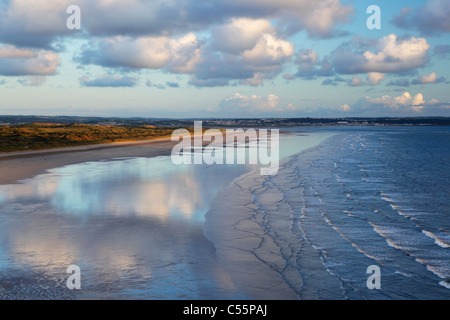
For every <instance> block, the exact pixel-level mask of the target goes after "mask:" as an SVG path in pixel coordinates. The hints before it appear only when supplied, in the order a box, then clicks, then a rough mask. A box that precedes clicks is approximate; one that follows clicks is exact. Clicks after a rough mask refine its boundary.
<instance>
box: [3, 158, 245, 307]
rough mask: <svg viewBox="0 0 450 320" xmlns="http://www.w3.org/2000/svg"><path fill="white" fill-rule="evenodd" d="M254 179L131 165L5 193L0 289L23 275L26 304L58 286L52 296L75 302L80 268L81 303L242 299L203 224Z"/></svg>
mask: <svg viewBox="0 0 450 320" xmlns="http://www.w3.org/2000/svg"><path fill="white" fill-rule="evenodd" d="M245 170H246V168H245V167H243V166H240V167H232V166H218V167H205V166H174V165H172V163H171V162H170V158H168V157H159V158H149V159H146V158H129V159H116V160H113V161H99V162H89V163H82V164H78V165H72V166H67V167H63V168H58V169H53V170H51V171H50V172H49V173H47V174H43V175H40V176H37V177H35V178H32V179H29V180H24V181H22V183H20V184H15V185H7V186H0V194H1V195H2V197H3V199H4V201H3V203H0V212H1V213H2V215H1V216H0V234H1V235H2V236H1V237H0V252H3V253H2V254H1V255H0V260H1V261H0V269H1V270H2V272H1V275H0V281H2V282H3V283H5V281H6V282H8V281H10V280H8V279H13V278H14V277H15V275H17V274H18V270H19V269H20V270H22V271H23V272H24V273H23V275H22V276H21V279H22V280H23V279H26V281H27V283H29V284H28V286H27V288H28V289H29V290H28V289H27V290H26V291H25V292H24V293H23V297H25V298H30V297H31V298H42V297H47V296H46V293H45V292H46V291H45V290H46V289H45V288H49V287H51V288H56V287H57V288H58V291H57V292H54V293H53V296H55V297H57V298H58V297H62V298H67V294H68V293H69V292H68V290H67V288H65V282H64V281H65V280H66V279H67V277H68V275H67V274H66V269H67V267H68V266H69V265H71V264H77V265H79V266H80V267H81V270H82V288H83V289H82V290H81V291H80V292H76V294H77V295H78V296H77V297H81V298H111V297H122V298H127V297H129V296H130V297H134V298H146V297H148V298H154V297H160V298H182V297H186V298H208V297H210V296H213V297H217V298H233V297H237V296H239V295H238V294H237V293H236V291H235V289H234V286H233V284H232V283H231V281H230V278H229V275H228V274H227V273H226V271H224V270H223V269H222V268H221V267H220V266H219V265H218V263H217V262H216V260H215V251H214V247H213V246H212V244H211V243H210V242H209V241H208V240H207V239H206V238H205V237H204V236H203V221H204V216H205V213H206V211H207V210H208V208H209V203H210V202H211V201H212V200H213V198H214V196H215V194H216V192H217V191H218V190H219V189H220V188H222V187H223V186H225V185H227V184H228V183H230V182H231V181H232V180H233V178H234V177H236V176H238V175H240V174H242V173H243V172H245ZM22 280H20V281H22ZM11 281H12V280H11ZM20 281H15V282H14V283H12V284H10V286H12V288H10V290H7V289H5V288H0V298H6V297H11V296H12V295H14V294H15V295H16V296H20V294H19V291H20V289H19V286H20ZM189 283H190V284H191V285H189ZM200 288H202V289H201V290H200Z"/></svg>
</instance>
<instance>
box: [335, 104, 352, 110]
mask: <svg viewBox="0 0 450 320" xmlns="http://www.w3.org/2000/svg"><path fill="white" fill-rule="evenodd" d="M338 109H339V110H340V111H343V112H349V111H351V110H352V108H351V107H350V106H349V105H348V104H344V105H342V106H340V107H339V108H338Z"/></svg>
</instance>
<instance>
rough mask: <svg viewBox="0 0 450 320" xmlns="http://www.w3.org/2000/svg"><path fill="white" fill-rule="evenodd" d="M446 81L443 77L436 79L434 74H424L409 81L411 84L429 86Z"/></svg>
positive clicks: (436, 76)
mask: <svg viewBox="0 0 450 320" xmlns="http://www.w3.org/2000/svg"><path fill="white" fill-rule="evenodd" d="M445 80H446V79H445V78H444V77H438V75H437V73H436V72H432V73H430V74H425V75H422V76H419V77H417V79H414V80H412V81H411V84H431V83H440V82H444V81H445Z"/></svg>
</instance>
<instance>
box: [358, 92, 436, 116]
mask: <svg viewBox="0 0 450 320" xmlns="http://www.w3.org/2000/svg"><path fill="white" fill-rule="evenodd" d="M365 100H366V102H367V103H369V104H370V105H375V106H383V107H386V108H390V109H392V110H399V109H409V110H412V111H415V112H421V111H422V110H423V109H424V108H425V106H426V105H429V104H433V103H436V100H432V101H425V100H424V96H423V94H422V93H418V94H416V95H414V96H412V95H411V94H410V93H409V92H404V93H403V94H401V95H400V96H389V95H385V96H382V97H378V98H368V97H367V98H366V99H365Z"/></svg>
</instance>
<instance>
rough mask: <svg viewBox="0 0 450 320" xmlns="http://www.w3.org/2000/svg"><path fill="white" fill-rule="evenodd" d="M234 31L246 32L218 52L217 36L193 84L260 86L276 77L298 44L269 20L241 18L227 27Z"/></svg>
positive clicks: (237, 32) (200, 62)
mask: <svg viewBox="0 0 450 320" xmlns="http://www.w3.org/2000/svg"><path fill="white" fill-rule="evenodd" d="M246 26H249V29H250V30H245V29H242V28H245V27H246ZM224 28H225V29H227V30H229V29H231V30H232V31H231V33H232V34H236V36H237V35H238V34H245V36H244V40H242V41H238V44H237V45H236V46H233V45H231V44H229V43H227V41H225V42H224V44H222V45H221V46H219V47H220V48H222V49H223V50H224V51H217V48H218V45H217V43H216V42H215V41H216V40H215V39H214V40H213V41H212V43H211V45H207V46H205V47H204V48H203V50H202V56H201V57H200V58H199V62H198V63H197V64H196V66H195V68H194V72H193V74H192V77H191V79H190V83H191V84H193V85H195V86H197V87H205V86H210V87H212V86H226V85H229V84H230V82H234V83H239V84H244V85H251V86H258V85H261V84H263V82H264V81H265V80H267V79H273V78H274V77H275V76H277V75H278V74H279V73H280V72H281V71H282V69H283V65H284V64H285V63H286V62H288V61H289V60H290V59H291V56H292V55H293V54H294V46H293V44H292V43H290V42H289V41H286V40H284V39H282V38H280V37H278V36H277V34H276V33H275V31H274V30H273V28H272V27H271V26H270V23H269V22H268V21H262V20H256V21H255V20H251V19H244V20H242V19H240V20H233V21H232V22H231V23H230V24H227V25H225V26H224ZM216 32H217V31H216Z"/></svg>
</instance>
